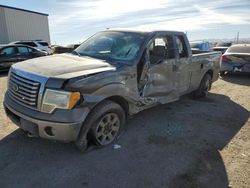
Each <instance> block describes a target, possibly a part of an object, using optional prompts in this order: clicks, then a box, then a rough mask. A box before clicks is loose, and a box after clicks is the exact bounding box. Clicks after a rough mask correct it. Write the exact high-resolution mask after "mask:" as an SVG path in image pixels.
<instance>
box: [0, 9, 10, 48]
mask: <svg viewBox="0 0 250 188" xmlns="http://www.w3.org/2000/svg"><path fill="white" fill-rule="evenodd" d="M8 42H9V36H8V32H7V26H6V20H5V13H4V8H2V7H0V44H5V43H8Z"/></svg>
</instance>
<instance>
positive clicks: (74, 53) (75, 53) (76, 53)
mask: <svg viewBox="0 0 250 188" xmlns="http://www.w3.org/2000/svg"><path fill="white" fill-rule="evenodd" d="M71 53H72V54H73V55H78V56H81V54H80V53H78V52H77V51H75V50H73V51H72V52H71Z"/></svg>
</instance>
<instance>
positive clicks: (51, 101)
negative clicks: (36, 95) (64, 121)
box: [42, 89, 80, 113]
mask: <svg viewBox="0 0 250 188" xmlns="http://www.w3.org/2000/svg"><path fill="white" fill-rule="evenodd" d="M79 99H80V93H79V92H67V91H58V90H52V89H46V91H45V94H44V98H43V102H42V112H47V113H51V112H53V110H55V109H56V108H61V109H72V108H73V107H74V106H75V104H76V103H77V102H78V101H79Z"/></svg>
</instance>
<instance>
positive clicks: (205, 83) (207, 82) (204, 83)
mask: <svg viewBox="0 0 250 188" xmlns="http://www.w3.org/2000/svg"><path fill="white" fill-rule="evenodd" d="M211 86H212V76H211V75H210V74H208V73H206V74H205V75H204V77H203V78H202V80H201V83H200V86H199V88H198V89H197V90H195V91H194V92H193V96H194V98H203V97H206V96H207V93H208V91H209V90H210V88H211Z"/></svg>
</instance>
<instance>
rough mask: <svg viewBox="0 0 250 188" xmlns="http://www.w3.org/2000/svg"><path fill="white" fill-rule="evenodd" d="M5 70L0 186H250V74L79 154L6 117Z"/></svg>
mask: <svg viewBox="0 0 250 188" xmlns="http://www.w3.org/2000/svg"><path fill="white" fill-rule="evenodd" d="M6 80H7V77H6V74H1V75H0V91H1V93H0V103H1V105H0V120H1V121H0V187H1V188H3V187H99V188H102V187H107V188H112V187H114V188H118V187H129V188H140V187H142V188H151V187H154V188H155V187H161V188H162V187H177V188H178V187H179V188H185V187H188V188H189V187H190V188H191V187H200V188H203V187H205V188H206V187H213V188H214V187H219V188H224V187H240V188H243V187H249V185H250V119H249V117H250V113H249V110H250V77H247V76H237V75H229V76H226V77H224V78H223V79H220V80H218V81H217V82H216V83H215V84H214V85H213V88H212V91H211V93H210V94H209V96H208V98H207V99H203V100H198V101H197V100H192V99H190V98H189V97H183V98H182V99H181V100H180V101H178V102H174V103H171V104H167V105H162V106H158V107H155V108H152V109H149V110H146V111H143V112H141V113H139V114H138V115H136V116H134V117H133V118H132V119H130V120H129V121H128V123H127V127H126V131H125V132H124V133H123V135H122V136H121V137H120V139H119V141H118V142H117V144H119V145H120V146H121V148H120V149H113V146H109V147H106V148H103V149H96V150H93V151H91V152H88V153H85V154H82V153H79V152H78V151H77V150H76V149H75V147H74V145H73V144H62V143H58V142H51V141H47V140H43V139H39V138H28V137H27V136H26V135H25V134H24V133H23V132H22V131H21V130H20V129H17V128H16V127H15V125H13V123H11V122H10V121H9V120H8V119H7V117H6V116H5V114H4V110H3V106H2V102H3V95H4V91H5V90H6Z"/></svg>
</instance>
